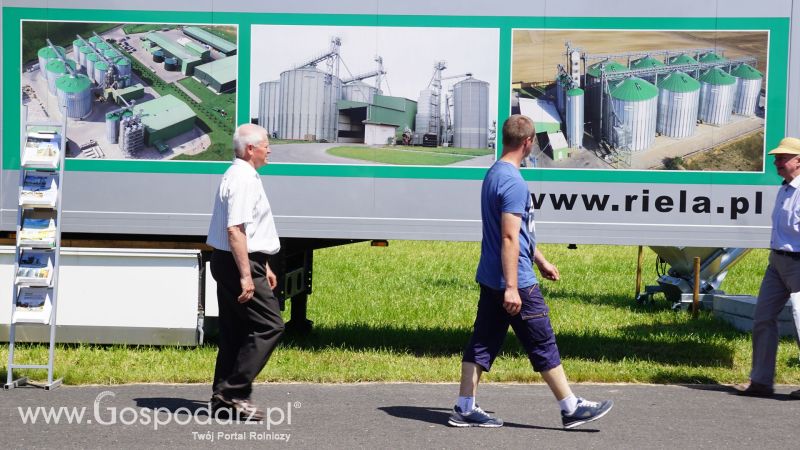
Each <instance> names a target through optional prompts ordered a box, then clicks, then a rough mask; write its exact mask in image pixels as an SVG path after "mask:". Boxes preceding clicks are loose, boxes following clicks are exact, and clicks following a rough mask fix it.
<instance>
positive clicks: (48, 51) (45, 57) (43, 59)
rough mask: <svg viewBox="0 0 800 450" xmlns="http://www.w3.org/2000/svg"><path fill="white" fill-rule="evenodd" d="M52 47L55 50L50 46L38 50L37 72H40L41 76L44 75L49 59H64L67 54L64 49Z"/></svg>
mask: <svg viewBox="0 0 800 450" xmlns="http://www.w3.org/2000/svg"><path fill="white" fill-rule="evenodd" d="M54 47H55V49H53V47H50V46H47V47H42V48H40V49H39V52H38V54H37V56H38V57H39V70H40V71H41V73H42V75H45V72H44V70H45V67H46V66H47V63H48V62H50V60H51V59H58V56H59V55H61V57H62V58H66V55H67V53H66V52H65V51H64V47H58V46H54ZM45 76H46V75H45Z"/></svg>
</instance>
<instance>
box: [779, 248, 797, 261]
mask: <svg viewBox="0 0 800 450" xmlns="http://www.w3.org/2000/svg"><path fill="white" fill-rule="evenodd" d="M772 251H773V252H775V253H777V254H778V255H782V256H788V257H789V258H793V259H800V252H788V251H786V250H775V249H772Z"/></svg>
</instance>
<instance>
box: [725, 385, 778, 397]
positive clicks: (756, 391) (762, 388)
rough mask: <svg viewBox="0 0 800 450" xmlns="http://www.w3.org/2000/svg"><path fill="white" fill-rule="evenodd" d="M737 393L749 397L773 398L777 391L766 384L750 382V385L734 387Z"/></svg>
mask: <svg viewBox="0 0 800 450" xmlns="http://www.w3.org/2000/svg"><path fill="white" fill-rule="evenodd" d="M733 388H734V389H736V391H737V392H736V393H737V394H739V395H744V396H747V397H771V396H772V395H774V394H775V389H774V388H773V387H772V386H768V385H766V384H761V383H756V382H755V381H750V382H748V383H742V384H737V385H735V386H734V387H733Z"/></svg>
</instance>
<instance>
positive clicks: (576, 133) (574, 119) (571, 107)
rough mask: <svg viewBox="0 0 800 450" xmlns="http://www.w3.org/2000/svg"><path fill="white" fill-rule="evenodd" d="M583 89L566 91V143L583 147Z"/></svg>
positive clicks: (574, 146)
mask: <svg viewBox="0 0 800 450" xmlns="http://www.w3.org/2000/svg"><path fill="white" fill-rule="evenodd" d="M583 98H584V96H583V89H581V88H573V89H570V90H568V91H567V93H566V114H565V115H566V116H567V144H568V145H569V146H570V148H583Z"/></svg>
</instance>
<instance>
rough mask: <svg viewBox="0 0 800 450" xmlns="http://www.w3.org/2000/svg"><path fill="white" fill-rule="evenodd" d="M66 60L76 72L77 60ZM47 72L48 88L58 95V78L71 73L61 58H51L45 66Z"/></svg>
mask: <svg viewBox="0 0 800 450" xmlns="http://www.w3.org/2000/svg"><path fill="white" fill-rule="evenodd" d="M66 61H67V64H69V66H70V67H71V68H72V70H73V72H74V71H75V68H76V67H77V64H75V61H73V60H71V59H67V60H66ZM45 73H46V74H47V89H48V90H49V91H50V93H51V94H53V95H56V80H57V79H59V78H60V77H62V76H64V75H66V74H68V73H69V71H68V70H67V65H66V64H64V61H62V60H60V59H51V60H50V61H49V62H48V63H47V66H45Z"/></svg>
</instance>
